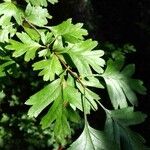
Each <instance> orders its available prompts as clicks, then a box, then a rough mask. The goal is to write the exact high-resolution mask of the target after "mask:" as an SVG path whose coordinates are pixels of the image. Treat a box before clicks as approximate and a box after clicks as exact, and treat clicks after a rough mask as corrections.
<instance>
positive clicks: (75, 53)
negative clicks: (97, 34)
mask: <svg viewBox="0 0 150 150" xmlns="http://www.w3.org/2000/svg"><path fill="white" fill-rule="evenodd" d="M96 46H97V42H96V41H92V40H91V39H89V40H86V41H82V42H79V43H76V44H70V45H69V46H68V48H66V51H65V52H64V53H67V54H68V55H69V56H70V57H71V59H72V61H73V63H74V64H75V66H76V67H77V69H78V71H79V73H80V76H81V77H82V76H89V75H92V70H91V68H92V69H93V70H95V71H96V72H98V73H102V72H103V69H102V68H101V67H103V66H104V64H105V61H104V60H103V59H102V58H100V57H101V56H103V55H104V52H103V51H102V50H93V49H94V48H95V47H96ZM92 50H93V51H92Z"/></svg>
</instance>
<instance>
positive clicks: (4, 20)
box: [0, 0, 147, 150]
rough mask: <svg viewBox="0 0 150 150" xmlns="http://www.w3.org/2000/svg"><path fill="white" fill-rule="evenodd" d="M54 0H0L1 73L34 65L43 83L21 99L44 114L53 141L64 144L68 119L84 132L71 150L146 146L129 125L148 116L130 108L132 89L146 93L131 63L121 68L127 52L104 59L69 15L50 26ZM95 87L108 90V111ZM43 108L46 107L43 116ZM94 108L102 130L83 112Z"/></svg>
mask: <svg viewBox="0 0 150 150" xmlns="http://www.w3.org/2000/svg"><path fill="white" fill-rule="evenodd" d="M57 2H58V1H57V0H36V1H35V0H26V6H21V5H18V4H17V1H15V0H4V1H3V2H1V3H0V77H1V78H5V77H6V76H8V75H9V74H13V70H14V68H16V69H18V70H19V67H20V66H19V65H18V63H17V60H22V61H23V62H25V63H32V67H33V71H34V72H38V75H39V76H42V78H43V82H45V86H44V87H43V88H42V89H41V90H40V91H39V92H37V93H35V94H34V95H32V96H31V97H29V99H28V100H27V101H26V102H25V104H26V105H30V109H29V111H28V115H29V116H30V117H34V118H36V117H38V116H39V115H40V114H41V113H42V116H41V115H40V118H41V122H40V124H41V126H42V128H43V129H45V128H48V127H50V126H51V125H53V127H54V130H53V132H54V135H55V139H56V141H57V142H58V143H61V144H62V145H63V144H64V140H65V139H67V138H68V137H71V135H72V132H71V127H70V124H71V122H74V123H76V124H80V123H81V120H82V119H83V120H84V128H83V132H82V133H81V135H80V136H79V138H78V139H77V140H76V141H74V142H73V143H72V144H71V145H70V146H69V148H68V149H69V150H79V149H80V150H101V149H104V150H110V149H115V150H117V149H118V150H121V149H132V150H144V149H147V148H146V147H145V145H144V142H145V140H144V139H143V138H142V137H141V136H140V135H139V134H138V133H135V132H133V131H132V130H130V128H129V126H132V125H136V124H140V123H142V122H143V121H144V120H145V118H146V114H143V113H142V112H140V111H134V107H135V106H137V105H138V100H137V96H136V93H139V94H145V93H146V88H145V87H144V86H143V82H142V81H140V80H138V79H134V78H132V75H133V74H134V72H135V66H134V65H133V64H129V65H126V66H125V51H114V52H113V53H112V54H111V55H110V57H109V59H108V60H107V62H106V61H105V60H104V59H103V58H102V56H103V55H104V51H103V50H99V49H97V45H98V42H97V41H94V40H92V39H87V38H86V36H87V35H88V32H87V30H86V29H84V28H83V24H82V23H77V24H73V23H72V19H68V20H66V21H63V22H62V23H61V24H59V25H56V26H51V25H50V24H49V19H52V16H51V15H50V12H49V11H48V9H47V7H48V5H53V4H55V3H57ZM131 51H134V49H132V48H131ZM22 74H23V72H22ZM95 88H96V89H97V90H99V91H100V90H101V89H106V90H107V91H108V95H109V97H110V102H111V104H112V109H111V110H110V109H107V108H106V107H105V106H104V105H103V104H102V102H101V97H100V96H101V93H97V92H94V90H93V89H95ZM6 94H7V93H6ZM45 109H46V110H48V111H47V112H46V113H44V114H43V112H45V111H44V110H45ZM97 109H103V111H104V112H105V113H106V122H105V127H104V130H103V131H98V130H96V129H94V128H93V127H92V126H91V125H90V124H89V122H88V118H87V115H90V113H91V111H92V110H93V111H96V110H97ZM82 114H83V115H82Z"/></svg>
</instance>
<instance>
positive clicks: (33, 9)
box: [25, 4, 52, 27]
mask: <svg viewBox="0 0 150 150" xmlns="http://www.w3.org/2000/svg"><path fill="white" fill-rule="evenodd" d="M25 18H26V20H28V21H29V22H31V23H32V24H34V25H37V26H40V27H41V26H44V25H46V24H47V23H48V21H47V19H48V18H49V19H51V18H52V17H51V16H50V15H49V13H48V11H47V9H46V8H42V7H40V6H31V5H30V4H28V5H27V7H26V11H25Z"/></svg>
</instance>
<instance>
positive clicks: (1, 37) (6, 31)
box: [0, 23, 16, 43]
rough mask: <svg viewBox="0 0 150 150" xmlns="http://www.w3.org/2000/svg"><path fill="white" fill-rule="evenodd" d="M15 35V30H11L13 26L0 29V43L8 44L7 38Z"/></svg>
mask: <svg viewBox="0 0 150 150" xmlns="http://www.w3.org/2000/svg"><path fill="white" fill-rule="evenodd" d="M15 33H16V29H14V28H13V24H12V23H10V24H9V25H6V26H2V29H0V42H2V43H4V42H8V41H9V38H11V37H13V36H14V35H15Z"/></svg>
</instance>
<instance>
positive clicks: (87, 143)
mask: <svg viewBox="0 0 150 150" xmlns="http://www.w3.org/2000/svg"><path fill="white" fill-rule="evenodd" d="M110 149H114V150H117V148H116V146H114V145H113V143H111V142H110V141H109V140H108V139H107V138H106V136H105V134H104V133H103V132H101V131H98V130H95V129H93V128H91V127H90V126H89V125H85V127H84V130H83V132H82V134H81V135H80V137H79V138H78V139H77V140H76V141H75V142H73V144H72V145H71V146H70V148H68V150H110Z"/></svg>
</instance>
